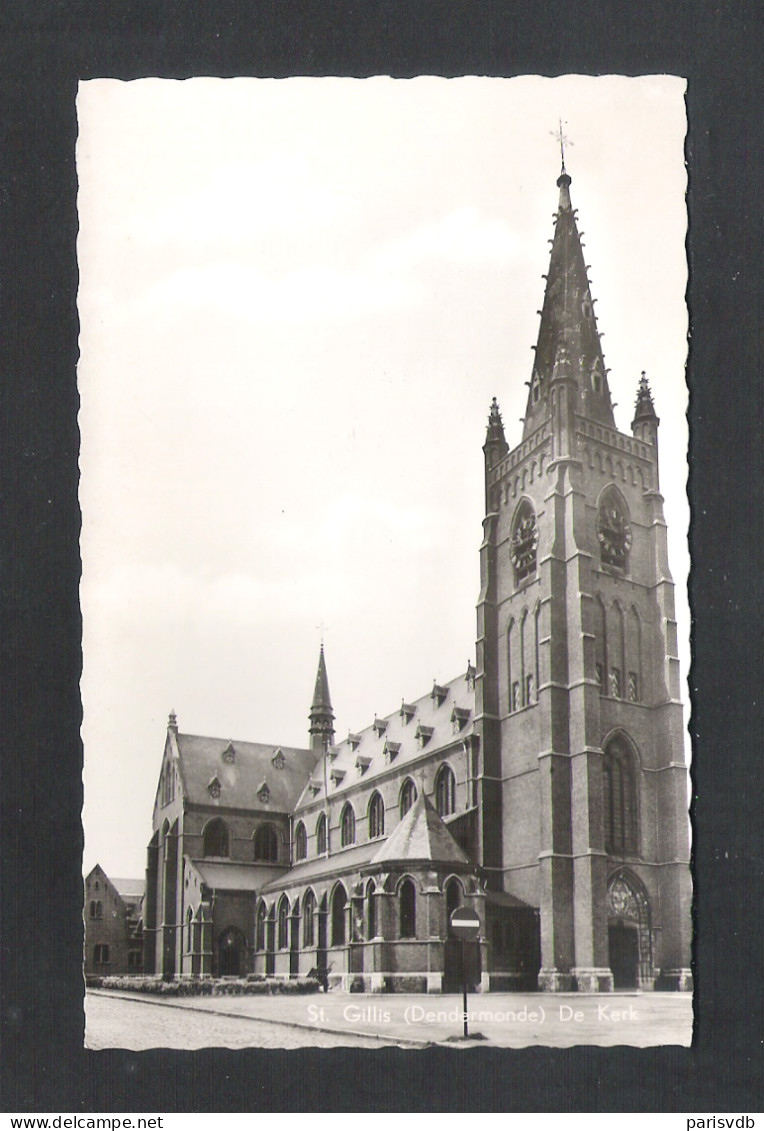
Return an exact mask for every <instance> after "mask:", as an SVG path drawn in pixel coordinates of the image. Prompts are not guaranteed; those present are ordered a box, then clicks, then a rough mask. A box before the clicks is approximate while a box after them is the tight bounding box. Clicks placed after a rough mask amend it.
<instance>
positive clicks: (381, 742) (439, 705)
mask: <svg viewBox="0 0 764 1131" xmlns="http://www.w3.org/2000/svg"><path fill="white" fill-rule="evenodd" d="M435 688H436V689H437V694H435V695H433V692H432V691H430V692H428V694H427V695H423V696H422V697H421V699H417V700H415V701H414V702H413V703H410V704H406V705H405V706H406V710H405V711H404V712H402V711H401V708H400V707H399V708H398V709H397V710H396V711H393V712H392V714H390V715H385V716H383V717H382V718H375V719H374V720H373V722H372V723H370V724H369V726H368V727H366V729H365V730H361V731H358V732H356V733H355V734H351V735H348V737H347V738H346V739H344V740H343V741H341V742H338V743H336V744H335V745H334V746H331V747H329V753H328V763H327V768H326V777H327V779H328V784H329V797H330V798H331V797H334V796H335V795H340V794H342V793H343V792H344V791H351V790H353V789H354V787H356V786H357V785H358V783H359V782H360V781H363V782H368V781H371V780H372V779H373V778H375V777H377V776H378V775H379V774H381V773H384V772H385V771H386V770H388V769H390V768H394V769H400V767H402V766H405V765H406V764H407V763H409V762H412V761H414V760H415V759H417V758H418V757H420V756H423V755H425V754H428V753H434V752H435V751H437V750H438V749H440V748H442V747H446V746H449V745H451V744H452V743H453V742H455V741H458V740H459V739H463V738H466V737H467V736H468V735H470V734H472V729H473V720H474V711H475V689H474V682H473V681H472V680H467V678H466V676H465V675H460V676H457V678H456V679H452V680H451V682H450V683H447V684H445V685H444V686H443V687H440V685H437V684H436V685H435ZM443 691H445V692H446V694H445V697H441V693H442V692H443ZM412 707H413V708H414V713H413V714H411V708H412ZM454 707H458V708H461V714H462V720H463V719H464V718H465V715H464V712H466V721H465V722H464V724H463V726H462V727H461V729H460V730H459V731H458V732H456V733H455V731H454V723H453V721H452V717H451V716H452V712H453V710H454ZM407 718H408V722H407V721H406V719H407ZM380 724H385V725H384V726H381V725H380ZM420 728H421V729H420ZM429 728H431V729H432V733H431V735H430V737H429V738H428V740H427V742H426V743H425V745H424V746H421V745H420V743H419V740H418V739H417V733H418V732H419V733H420V734H422V733H427V730H428V729H429ZM396 745H399V748H398V749H397V750H395V746H396ZM386 747H387V748H388V751H391V750H392V751H395V753H394V757H393V758H392V760H388V758H386V757H385V749H386ZM359 756H360V757H361V758H362V760H363V763H365V762H366V758H368V759H369V762H368V765H367V766H366V768H365V769H363V771H362V769H361V767H360V766H359V765H357V764H356V761H357V759H359ZM338 770H339V771H340V773H342V779H341V781H335V782H332V776H331V775H332V772H333V771H338ZM336 776H337V777H339V775H336ZM311 777H312V784H311V783H308V785H307V786H306V789H305V791H304V793H303V795H302V797H301V798H300V800H299V804H298V806H297V808H298V809H299V808H300V807H301V806H307V805H310V804H311V803H315V802H316V801H317V800H320V799H321V798H323V796H324V773H323V767H322V762H321V759H320V758H319V761H318V763H317V765H316V767H315V770H314V772H313V774H312V775H311Z"/></svg>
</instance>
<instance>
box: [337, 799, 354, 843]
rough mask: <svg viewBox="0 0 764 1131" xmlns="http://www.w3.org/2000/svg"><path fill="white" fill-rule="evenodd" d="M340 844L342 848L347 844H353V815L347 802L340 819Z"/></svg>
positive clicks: (351, 807) (351, 808)
mask: <svg viewBox="0 0 764 1131" xmlns="http://www.w3.org/2000/svg"><path fill="white" fill-rule="evenodd" d="M340 844H341V845H342V847H343V848H345V846H346V845H348V844H355V813H354V812H353V806H352V805H351V804H350V802H349V801H348V802H347V804H346V805H345V807H344V809H343V810H342V816H341V817H340Z"/></svg>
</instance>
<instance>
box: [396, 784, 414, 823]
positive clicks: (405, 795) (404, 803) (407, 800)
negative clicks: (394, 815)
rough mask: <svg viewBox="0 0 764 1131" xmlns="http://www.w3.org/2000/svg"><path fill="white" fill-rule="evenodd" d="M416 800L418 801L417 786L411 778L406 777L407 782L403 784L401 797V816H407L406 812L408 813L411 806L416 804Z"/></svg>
mask: <svg viewBox="0 0 764 1131" xmlns="http://www.w3.org/2000/svg"><path fill="white" fill-rule="evenodd" d="M415 801H416V786H415V785H414V783H413V781H412V780H411V778H406V780H405V782H404V783H403V785H402V786H401V797H400V812H401V817H405V816H406V814H407V813H408V811H409V809H410V808H411V806H412V805H413V804H414V802H415Z"/></svg>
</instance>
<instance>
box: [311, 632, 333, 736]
mask: <svg viewBox="0 0 764 1131" xmlns="http://www.w3.org/2000/svg"><path fill="white" fill-rule="evenodd" d="M309 733H310V748H311V750H315V752H316V753H317V754H320V753H322V751H324V750H325V749H326V747H327V746H329V745H331V743H332V742H334V711H333V710H332V699H331V696H330V694H329V677H328V676H327V674H326V659H325V657H324V643H323V640H322V641H321V650H320V652H319V655H318V671H317V672H316V686H315V688H314V691H313V702H312V704H311V707H310V730H309Z"/></svg>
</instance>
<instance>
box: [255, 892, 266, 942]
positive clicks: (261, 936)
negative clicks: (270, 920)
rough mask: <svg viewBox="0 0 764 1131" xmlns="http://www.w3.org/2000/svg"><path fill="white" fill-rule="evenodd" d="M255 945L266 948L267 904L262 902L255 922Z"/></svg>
mask: <svg viewBox="0 0 764 1131" xmlns="http://www.w3.org/2000/svg"><path fill="white" fill-rule="evenodd" d="M255 947H256V948H257V950H265V904H264V903H261V904H260V906H259V907H258V909H257V922H256V924H255Z"/></svg>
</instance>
